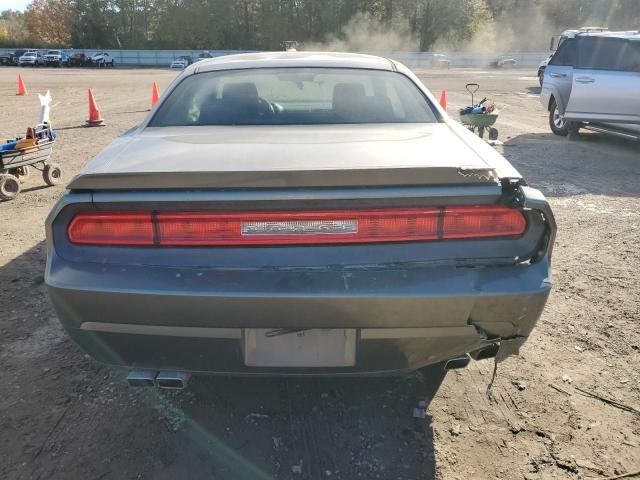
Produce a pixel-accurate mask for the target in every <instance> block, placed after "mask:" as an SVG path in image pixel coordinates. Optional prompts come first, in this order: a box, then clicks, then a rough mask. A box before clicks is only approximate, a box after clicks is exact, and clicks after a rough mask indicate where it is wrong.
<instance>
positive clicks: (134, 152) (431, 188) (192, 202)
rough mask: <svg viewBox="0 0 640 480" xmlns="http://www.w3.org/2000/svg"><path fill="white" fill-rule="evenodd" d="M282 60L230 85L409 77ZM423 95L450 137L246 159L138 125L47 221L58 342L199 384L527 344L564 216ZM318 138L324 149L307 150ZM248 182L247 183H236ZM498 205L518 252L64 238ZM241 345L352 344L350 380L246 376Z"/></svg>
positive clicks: (398, 137)
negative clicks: (114, 230) (265, 74)
mask: <svg viewBox="0 0 640 480" xmlns="http://www.w3.org/2000/svg"><path fill="white" fill-rule="evenodd" d="M282 55H283V54H273V56H272V57H269V55H266V56H265V55H264V54H261V55H260V56H257V57H256V56H253V57H251V58H250V59H249V60H247V56H242V57H240V58H234V57H231V61H230V67H229V68H231V66H233V67H236V68H239V67H242V68H248V67H249V66H251V65H254V63H253V62H262V63H263V64H264V65H267V66H269V67H272V66H273V63H275V64H277V63H278V62H285V63H286V64H287V65H295V64H297V63H304V64H305V65H309V64H311V65H318V66H326V63H331V64H339V65H342V66H344V65H345V64H352V65H358V66H360V67H362V66H364V68H387V69H392V70H398V72H399V74H406V75H407V76H412V74H411V73H410V72H408V71H406V72H404V73H401V70H402V69H403V67H402V66H399V65H398V64H396V63H394V62H390V61H388V60H387V59H379V58H378V59H374V60H372V59H370V58H369V57H366V56H365V57H361V56H352V57H351V56H344V55H329V56H328V58H326V57H327V56H326V55H325V54H322V55H319V56H317V57H314V56H313V55H310V56H305V55H297V54H296V55H295V56H294V57H287V56H285V57H283V56H282ZM270 58H271V59H272V60H273V63H272V62H271V61H270ZM374 58H375V57H374ZM323 62H324V63H323ZM225 65H226V64H225V61H224V59H223V60H220V59H217V60H211V61H205V62H202V63H201V64H197V65H196V66H191V67H189V68H188V69H187V70H186V71H185V73H183V75H190V74H197V73H196V72H197V70H198V69H206V68H227V67H226V66H225ZM412 78H413V79H414V81H415V82H416V84H417V85H419V88H421V89H423V91H424V92H425V95H426V96H427V98H429V99H430V100H431V102H432V103H433V104H434V108H435V109H436V110H437V111H438V113H439V114H440V116H441V119H442V121H441V122H440V123H437V124H426V125H404V126H399V125H384V126H354V127H346V126H341V127H338V126H333V128H328V129H326V131H323V132H320V130H321V129H315V128H310V129H299V130H298V131H297V132H296V134H292V139H291V140H285V139H286V135H277V134H275V133H274V130H270V129H271V127H269V128H267V129H264V130H261V129H260V128H256V129H246V130H244V133H245V134H247V133H250V135H247V136H246V137H245V140H246V139H250V142H243V141H241V140H240V139H239V137H236V136H234V135H233V132H229V133H230V134H229V135H227V137H228V139H227V141H223V136H222V135H221V134H220V131H219V130H217V129H216V128H215V127H212V128H210V129H205V130H204V131H205V132H206V133H207V134H211V139H207V138H204V139H203V138H195V137H197V136H192V135H190V134H188V133H186V132H185V131H184V130H182V129H179V130H174V129H167V130H160V129H147V130H145V129H144V123H143V125H142V126H141V127H139V128H137V129H134V130H133V131H132V132H130V133H129V134H128V135H126V136H124V137H122V138H120V139H119V140H117V141H116V142H114V144H113V145H112V146H111V147H108V148H107V150H105V151H104V152H103V153H101V154H100V155H99V156H98V157H97V158H96V159H95V160H94V161H93V162H91V163H90V164H89V165H88V166H87V167H86V169H85V170H83V172H82V173H81V174H80V175H79V176H78V177H77V178H76V179H74V180H73V182H72V183H71V185H70V187H71V190H70V191H69V192H68V193H67V194H65V195H64V196H63V197H62V198H61V200H60V201H59V202H58V204H57V205H56V207H55V208H54V209H53V210H52V212H51V213H50V215H49V217H48V219H47V224H46V230H47V267H46V273H45V281H46V284H47V288H48V291H49V295H50V297H51V299H52V301H53V304H54V306H55V308H56V311H57V312H58V316H59V317H60V320H61V322H62V324H63V326H64V327H65V328H66V329H67V331H68V332H69V334H70V335H71V336H72V337H73V338H74V339H75V340H76V341H77V342H78V343H79V344H80V346H81V347H82V348H84V349H85V350H86V351H87V352H88V353H89V354H90V355H92V356H93V357H94V358H97V359H99V360H101V361H104V362H107V363H111V364H115V365H120V366H126V367H132V368H133V367H135V368H148V369H178V370H185V371H193V372H206V373H233V374H331V375H342V374H359V373H379V372H392V371H398V370H405V369H410V368H420V367H424V366H427V365H434V364H438V363H439V362H443V361H445V360H447V359H450V358H454V357H457V356H459V355H462V354H465V353H474V352H479V351H480V350H483V349H488V348H489V349H490V348H492V347H495V346H496V345H499V344H502V345H515V346H517V345H520V344H521V343H522V342H523V341H524V340H525V339H526V337H527V336H528V335H529V334H530V332H531V330H532V329H533V327H534V326H535V324H536V322H537V320H538V318H539V317H540V315H541V312H542V309H543V308H544V305H545V302H546V299H547V297H548V295H549V291H550V289H551V273H550V259H551V251H552V246H553V241H554V237H555V231H556V226H555V222H554V219H553V214H552V212H551V210H550V208H549V205H548V204H547V202H546V200H545V199H544V197H543V196H542V194H541V193H540V192H538V191H537V190H534V189H531V188H529V187H526V186H524V184H523V180H522V178H521V176H520V175H519V174H518V172H517V171H516V170H515V169H513V167H512V166H511V165H510V164H509V163H508V162H507V161H506V160H505V159H504V158H503V157H501V156H500V155H499V154H498V153H497V152H496V151H495V150H494V149H492V148H491V147H490V146H488V145H487V144H485V143H484V142H482V141H481V140H479V139H478V138H477V137H475V136H474V135H472V134H471V133H470V132H468V131H467V130H466V129H464V128H463V127H461V126H460V125H458V124H457V123H455V122H453V121H451V120H450V119H449V118H448V116H447V115H446V113H445V112H443V111H442V110H441V109H439V107H438V106H437V102H435V100H434V99H433V97H432V96H431V94H430V93H428V91H427V90H426V88H425V87H424V86H422V85H421V84H420V83H419V82H418V81H417V79H415V77H412ZM151 115H153V112H151ZM149 118H150V117H149ZM147 121H148V119H147ZM278 128H280V129H282V130H280V131H281V132H286V131H287V129H288V128H289V127H278ZM343 128H344V132H347V131H348V132H349V134H348V135H345V134H344V132H342V131H341V129H343ZM156 130H157V131H156ZM294 130H296V129H292V132H293V131H294ZM227 131H228V130H227ZM266 132H268V133H269V135H271V136H272V137H273V141H272V142H271V143H270V142H268V141H267V135H265V133H266ZM317 134H321V136H322V137H323V141H322V142H320V143H319V144H314V143H312V142H311V140H312V139H313V136H314V135H317ZM200 136H203V135H200ZM155 144H158V145H161V147H158V148H157V149H156V145H155ZM257 146H259V148H257ZM315 149H317V150H319V152H321V153H318V154H316V153H314V150H315ZM237 151H241V152H243V155H237V156H235V157H233V158H234V162H233V163H230V162H227V161H225V159H224V155H216V153H217V152H224V154H225V155H232V156H233V155H234V154H235V153H236V152H237ZM163 152H166V153H163ZM347 152H348V154H347ZM378 152H383V153H384V155H382V154H380V153H378ZM248 153H251V155H252V156H256V157H255V158H254V157H251V158H247V154H248ZM263 153H264V154H263ZM266 153H268V155H267V154H266ZM356 154H357V155H356ZM400 154H401V155H400ZM280 156H283V157H286V158H287V160H288V161H289V162H290V163H286V162H282V161H280V160H279V157H280ZM334 157H337V158H334ZM192 158H193V159H194V161H193V163H192V162H191V159H192ZM221 158H222V159H221ZM360 158H363V159H360ZM184 170H187V171H188V172H187V173H188V174H189V175H186V176H185V174H184V173H181V172H184ZM238 172H241V173H242V174H243V175H245V176H244V177H243V176H242V175H241V176H238ZM381 172H382V173H381ZM361 174H362V175H361ZM247 175H248V177H247ZM199 177H200V180H198V178H199ZM202 177H204V178H206V179H205V180H202ZM247 178H251V182H250V183H249V184H247V183H242V182H244V181H246V179H247ZM278 178H280V180H279V181H278ZM385 178H386V180H385ZM301 179H303V180H304V181H301ZM122 185H124V186H125V187H124V188H121V187H122ZM256 187H259V188H256ZM496 203H503V204H506V205H509V206H513V207H515V208H519V209H521V210H522V211H523V212H524V214H525V215H526V218H527V223H528V227H527V230H526V232H525V234H524V235H523V236H522V237H521V238H520V239H515V240H514V239H500V238H493V239H484V240H460V241H441V242H437V241H436V242H410V243H404V244H403V243H388V244H377V245H324V246H320V245H318V246H313V245H310V246H297V247H279V248H269V247H263V248H225V247H217V248H193V247H191V248H175V249H163V248H161V249H157V248H135V247H122V248H116V247H110V248H105V247H91V246H85V247H81V246H78V245H72V244H71V243H70V242H69V240H68V238H67V235H66V227H67V225H68V223H69V220H70V218H72V217H73V215H74V213H75V212H77V211H79V210H105V209H118V210H127V209H145V208H148V209H153V210H162V209H167V210H172V209H174V210H175V209H192V210H216V209H229V208H233V209H240V210H256V209H274V210H278V209H308V208H367V207H369V208H371V207H374V206H377V207H385V206H434V205H448V204H496ZM245 328H310V329H312V328H356V329H357V331H358V343H357V351H356V365H354V366H352V367H340V368H264V367H249V366H247V365H245V363H244V361H243V343H242V338H243V331H244V330H243V329H245ZM515 350H516V349H515V347H514V348H513V349H509V350H508V351H509V352H511V353H512V352H514V351H515ZM492 351H493V350H492ZM505 351H506V350H505ZM493 352H494V353H493V354H495V351H493Z"/></svg>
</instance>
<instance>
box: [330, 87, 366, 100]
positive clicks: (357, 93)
mask: <svg viewBox="0 0 640 480" xmlns="http://www.w3.org/2000/svg"><path fill="white" fill-rule="evenodd" d="M364 96H365V93H364V85H362V84H361V83H357V82H351V83H346V82H345V83H336V85H335V87H333V102H334V104H335V102H336V100H340V101H342V100H343V99H344V100H346V101H349V100H353V99H360V98H363V97H364Z"/></svg>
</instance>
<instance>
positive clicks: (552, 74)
mask: <svg viewBox="0 0 640 480" xmlns="http://www.w3.org/2000/svg"><path fill="white" fill-rule="evenodd" d="M549 76H550V77H552V78H565V77H566V76H567V74H566V73H550V74H549Z"/></svg>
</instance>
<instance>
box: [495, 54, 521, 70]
mask: <svg viewBox="0 0 640 480" xmlns="http://www.w3.org/2000/svg"><path fill="white" fill-rule="evenodd" d="M517 63H518V62H517V61H516V59H515V58H513V57H512V56H511V55H500V56H499V57H498V59H497V60H496V62H495V66H496V67H497V68H513V67H515V66H516V64H517Z"/></svg>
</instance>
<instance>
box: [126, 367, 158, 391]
mask: <svg viewBox="0 0 640 480" xmlns="http://www.w3.org/2000/svg"><path fill="white" fill-rule="evenodd" d="M157 373H158V372H155V371H153V370H131V371H130V372H129V374H128V375H127V383H128V384H129V386H130V387H155V385H156V383H155V379H156V374H157Z"/></svg>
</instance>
